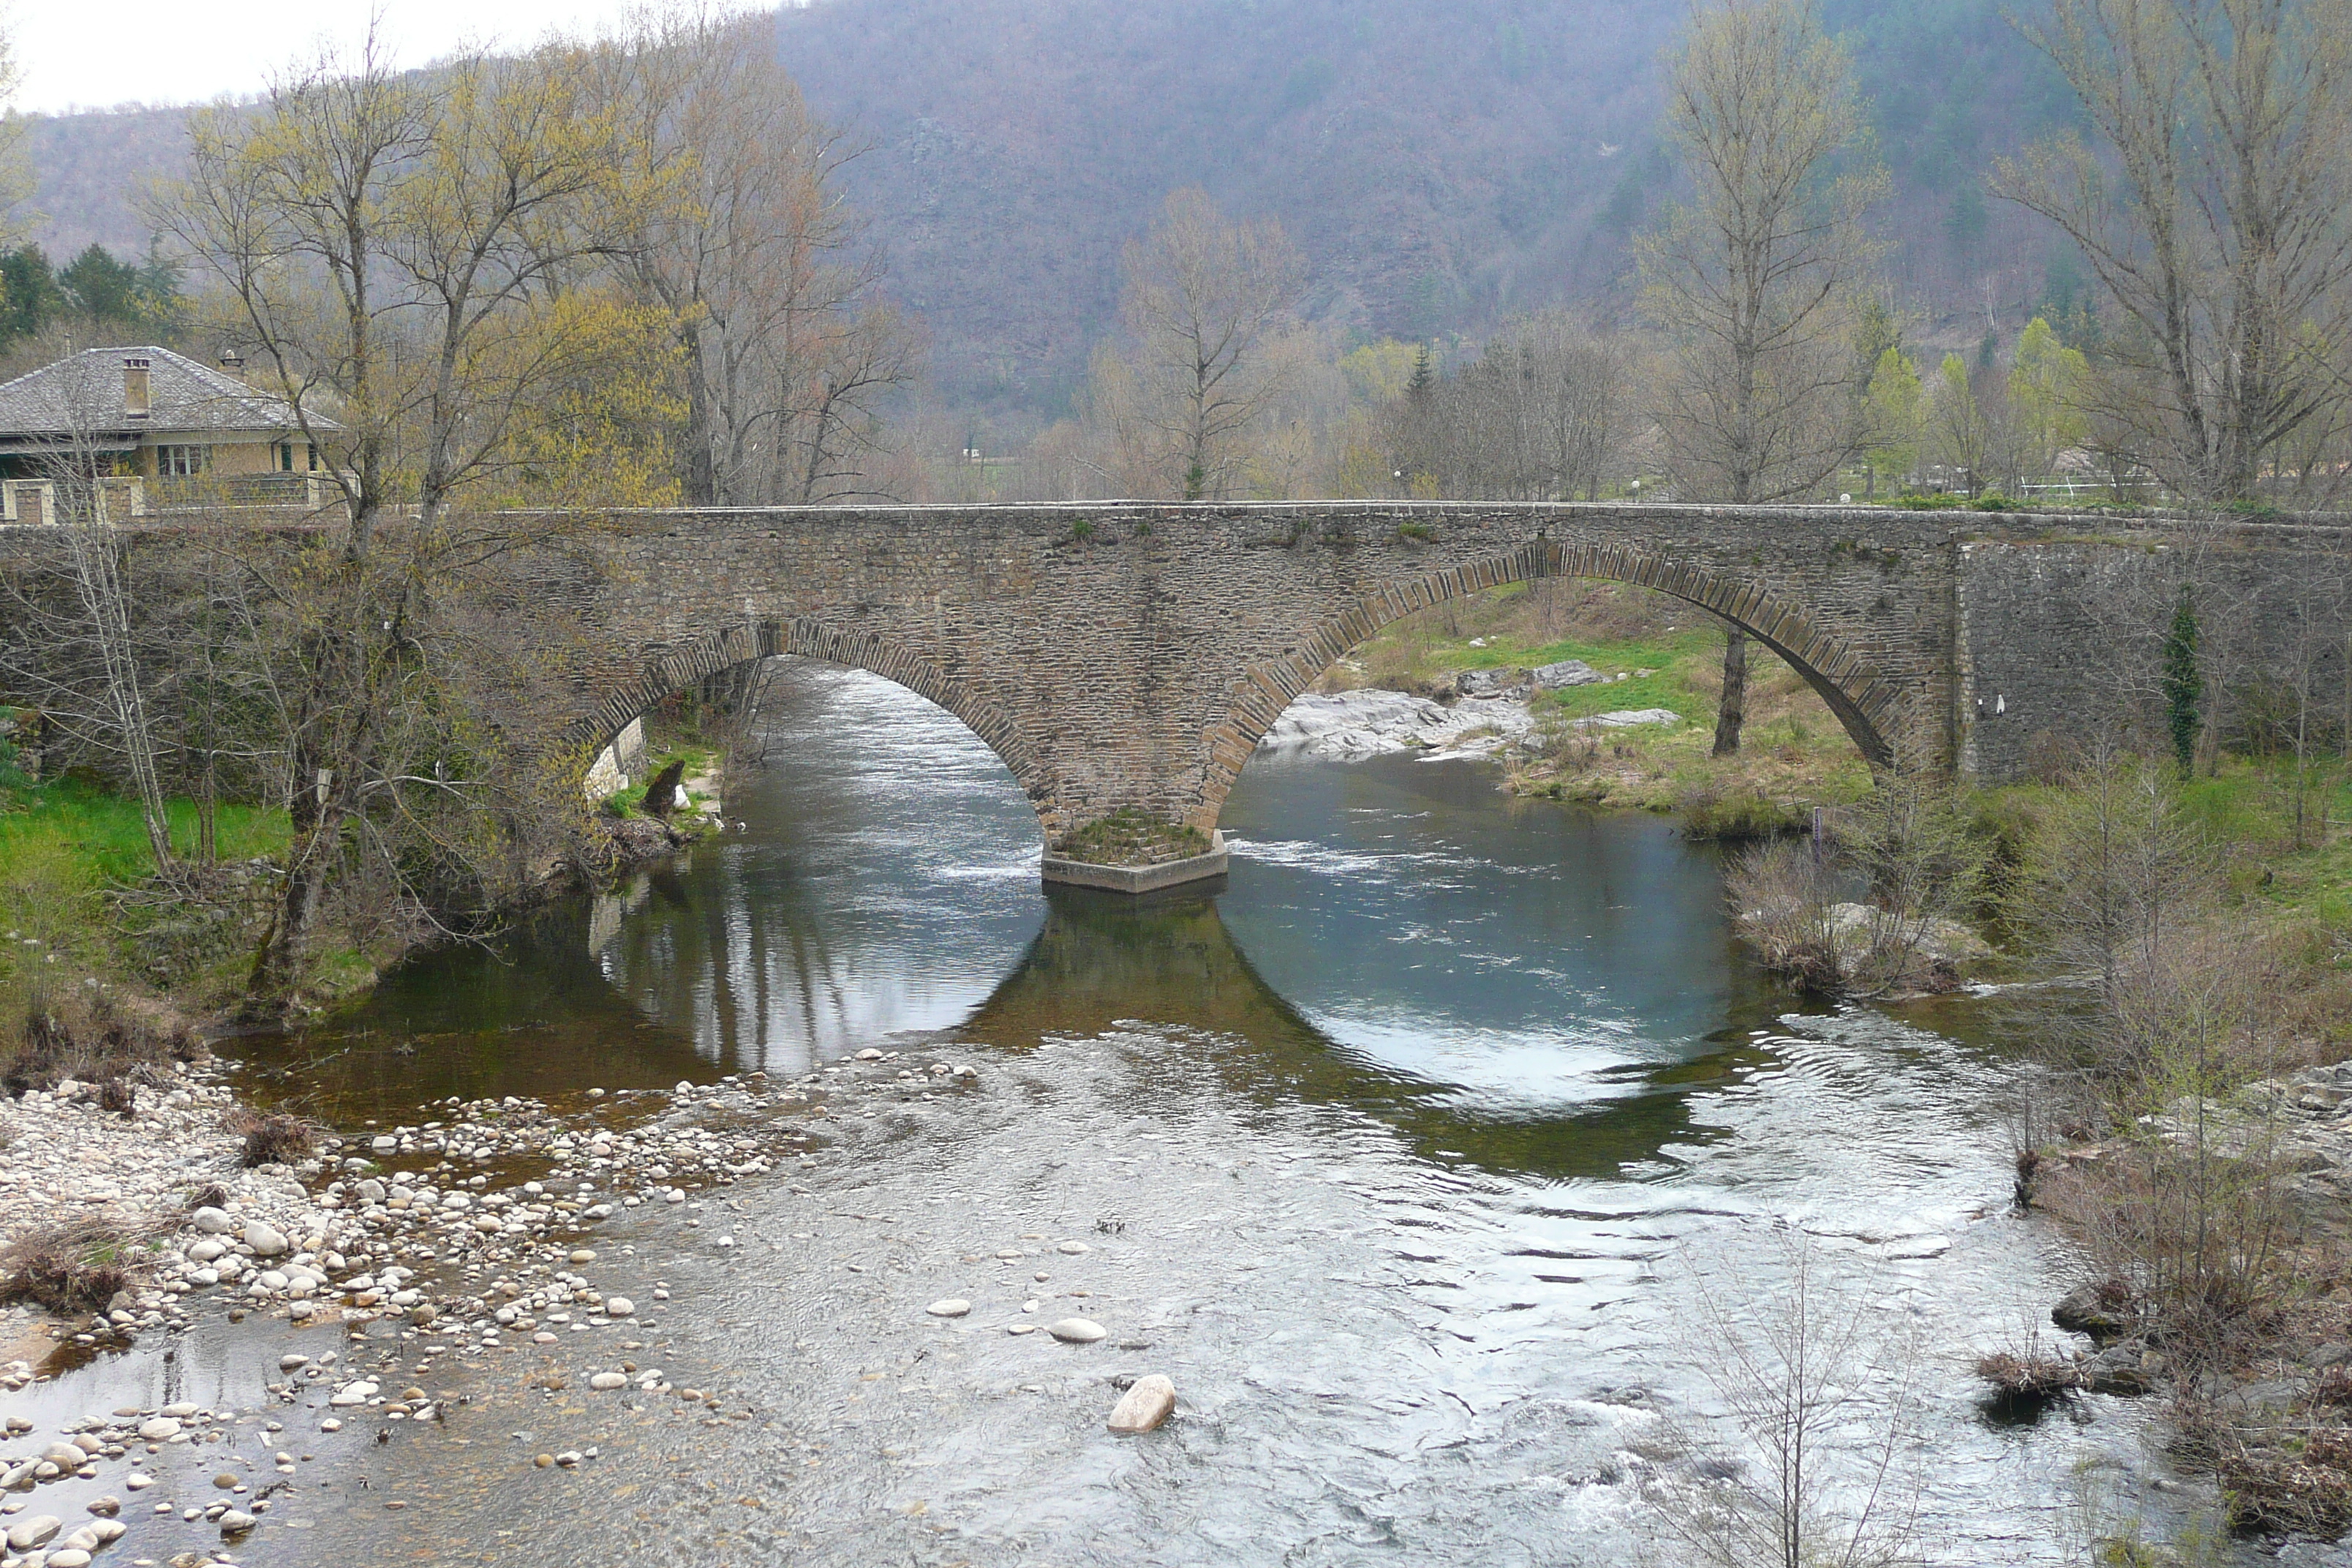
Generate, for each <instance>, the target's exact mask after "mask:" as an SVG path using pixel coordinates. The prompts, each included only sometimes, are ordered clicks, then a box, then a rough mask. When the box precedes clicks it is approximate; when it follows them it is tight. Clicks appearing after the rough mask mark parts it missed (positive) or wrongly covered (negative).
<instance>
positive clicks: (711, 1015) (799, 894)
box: [601, 857, 872, 1072]
mask: <svg viewBox="0 0 2352 1568" xmlns="http://www.w3.org/2000/svg"><path fill="white" fill-rule="evenodd" d="M745 865H746V862H745V860H744V859H743V858H741V857H721V858H719V860H718V861H717V864H716V865H715V867H706V868H704V870H703V873H702V875H700V876H698V877H695V878H691V879H689V878H688V876H686V875H685V872H686V870H687V869H688V868H687V867H686V866H685V865H684V864H679V865H677V866H674V867H671V868H664V869H663V870H660V871H657V872H653V873H648V874H647V876H646V888H647V893H648V897H647V898H646V908H645V909H644V910H641V911H640V912H639V913H638V914H637V915H636V916H635V918H634V919H629V920H625V921H622V922H620V929H619V931H618V932H617V934H616V935H615V936H614V939H613V940H612V941H611V942H609V943H608V944H607V945H606V946H605V947H604V949H603V951H602V953H601V957H602V958H603V960H604V973H606V975H607V976H608V977H609V978H610V979H611V981H612V983H613V984H614V986H615V987H617V988H618V989H620V990H621V991H623V992H624V993H625V994H627V995H628V996H629V997H630V998H631V999H632V1000H633V1001H635V1003H636V1004H637V1005H638V1006H640V1007H642V1008H643V1009H644V1010H645V1011H646V1013H647V1014H648V1015H650V1016H653V1017H656V1018H658V1019H660V1020H661V1021H662V1022H664V1023H665V1024H667V1025H669V1026H672V1027H675V1028H677V1029H678V1030H680V1031H682V1032H683V1033H685V1034H686V1036H687V1037H688V1038H690V1039H692V1040H693V1041H694V1043H695V1048H696V1049H697V1050H698V1052H700V1053H701V1054H702V1055H703V1056H704V1057H706V1058H709V1059H710V1060H711V1061H714V1062H717V1063H719V1065H721V1066H723V1067H728V1068H741V1069H750V1068H766V1069H768V1070H771V1071H778V1072H798V1071H803V1070H805V1069H806V1068H808V1066H809V1065H811V1063H812V1062H813V1061H814V1059H816V1058H821V1057H827V1056H837V1055H840V1054H841V1053H842V1051H843V1050H845V1049H848V1048H854V1047H855V1046H860V1045H868V1044H871V1043H872V1042H871V1041H870V1040H866V1039H862V1038H858V1037H857V1031H858V1029H859V1027H860V1026H861V1023H862V1020H861V1019H860V1017H859V1016H858V1014H859V1009H858V1007H857V1006H856V999H858V998H860V997H863V996H865V995H866V994H868V993H869V992H870V990H871V985H870V983H869V982H867V981H865V980H863V979H861V977H860V975H859V970H860V968H861V965H860V963H859V962H858V961H859V960H860V959H861V958H862V957H864V956H865V955H866V944H863V943H860V942H855V941H847V942H842V943H840V944H839V945H838V946H837V945H836V943H835V931H836V927H837V926H838V924H839V914H838V911H833V910H826V909H825V908H824V898H823V890H822V884H813V883H811V882H808V881H806V880H803V879H800V878H796V877H793V876H791V875H789V874H786V875H782V876H778V875H774V874H769V875H764V876H761V877H758V878H757V879H753V878H751V877H749V876H747V875H746V874H745Z"/></svg>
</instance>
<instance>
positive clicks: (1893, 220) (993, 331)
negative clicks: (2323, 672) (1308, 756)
mask: <svg viewBox="0 0 2352 1568" xmlns="http://www.w3.org/2000/svg"><path fill="white" fill-rule="evenodd" d="M1683 14H1684V7H1683V5H1681V4H1680V0H1178V3H1174V4H1170V5H1132V4H1127V3H1124V0H819V3H818V4H815V5H809V6H806V7H805V8H798V9H792V10H787V11H785V12H784V13H783V14H782V16H781V18H780V22H779V38H780V47H781V48H782V53H783V56H784V58H785V61H786V64H787V65H788V66H789V68H791V69H792V70H793V73H794V74H795V75H796V76H797V77H798V79H800V81H801V84H802V86H803V90H804V91H805V92H806V94H807V96H808V98H809V100H810V101H811V103H812V105H813V106H814V108H815V109H816V110H818V112H819V113H821V114H823V115H824V116H826V117H828V118H829V119H831V120H832V121H835V123H837V124H839V125H841V126H843V127H845V129H846V131H847V132H848V133H849V137H850V139H851V141H852V142H853V143H854V144H856V145H858V146H860V147H862V148H863V151H862V153H860V154H859V155H858V156H857V157H856V160H855V161H854V162H853V163H851V164H850V166H849V167H848V169H847V170H846V171H845V179H844V185H845V189H846V190H847V192H848V193H849V195H850V196H851V198H852V199H853V200H854V201H855V202H856V203H857V204H858V205H860V206H861V207H862V208H863V209H864V210H865V211H866V214H867V215H868V216H870V218H871V220H872V229H871V235H872V238H873V240H874V241H875V242H876V243H877V244H879V245H880V246H882V247H884V249H885V251H886V252H887V257H888V259H889V263H890V267H891V272H892V277H893V279H894V283H893V287H894V289H895V290H896V291H897V292H898V295H899V296H900V297H901V298H902V299H903V300H905V301H906V302H907V303H908V305H909V306H911V307H912V308H913V309H914V310H915V311H916V312H917V314H918V315H919V317H920V319H921V320H922V321H923V323H924V326H925V329H926V331H927V332H928V336H929V357H928V363H929V377H930V382H931V384H932V386H933V387H934V388H935V391H936V395H937V397H938V399H939V401H940V404H941V405H945V406H948V407H951V408H970V409H976V410H978V411H981V412H982V413H983V414H989V415H993V416H995V418H994V419H992V420H988V421H986V422H987V423H990V424H1001V425H1002V426H1003V431H1004V434H1006V435H1008V436H1009V435H1012V434H1013V433H1014V432H1015V431H1018V430H1021V429H1025V428H1026V427H1030V426H1034V421H1035V419H1036V418H1037V417H1038V416H1051V415H1053V414H1056V413H1059V412H1060V411H1061V410H1062V409H1063V408H1064V407H1065V406H1066V402H1067V399H1068V395H1069V393H1070V391H1071V389H1072V387H1073V386H1074V385H1075V384H1076V381H1077V379H1078V377H1079V376H1080V374H1082V373H1083V371H1084V368H1085V363H1086V356H1087V350H1088V348H1089V346H1090V345H1091V344H1092V343H1093V342H1096V341H1097V339H1099V338H1100V337H1102V336H1103V335H1104V334H1105V332H1106V331H1108V329H1109V327H1110V324H1111V317H1112V313H1113V310H1114V308H1115V304H1116V300H1117V295H1118V257H1119V251H1120V247H1122V245H1123V244H1124V243H1125V242H1126V241H1128V240H1129V239H1130V238H1133V237H1136V236H1138V235H1139V234H1140V233H1142V231H1143V230H1144V229H1145V228H1146V227H1147V226H1149V223H1150V217H1151V215H1152V214H1153V212H1154V211H1155V210H1156V209H1157V207H1158V205H1159V204H1160V201H1161V199H1162V198H1163V197H1164V196H1165V195H1167V193H1168V192H1169V191H1171V189H1174V188H1176V187H1178V186H1181V185H1184V184H1202V185H1203V186H1205V187H1206V188H1207V189H1208V190H1209V192H1210V194H1211V195H1213V196H1214V197H1215V198H1217V200H1218V201H1219V202H1220V203H1221V204H1222V205H1223V206H1224V207H1225V208H1226V209H1227V210H1228V211H1232V212H1234V213H1236V214H1242V215H1250V216H1276V217H1279V218H1280V219H1281V220H1282V222H1283V223H1284V225H1285V226H1286V227H1287V228H1288V229H1289V231H1290V234H1291V236H1292V237H1293V238H1294V239H1295V240H1296V241H1297V243H1298V245H1299V247H1300V248H1301V249H1302V250H1303V251H1304V252H1305V254H1306V257H1307V262H1308V265H1309V268H1310V272H1311V280H1310V291H1309V294H1308V297H1307V307H1308V310H1309V311H1310V313H1311V314H1313V315H1315V316H1316V317H1318V319H1323V320H1328V321H1334V322H1336V323H1338V324H1339V325H1341V326H1343V327H1345V328H1348V329H1351V330H1355V331H1361V332H1363V333H1365V334H1367V335H1376V336H1377V335H1392V336H1396V337H1401V338H1405V339H1422V340H1426V339H1444V338H1446V337H1448V336H1452V335H1457V334H1458V335H1463V336H1468V337H1476V336H1479V335H1481V334H1483V333H1484V331H1486V329H1488V328H1489V327H1491V326H1492V325H1493V324H1494V323H1495V322H1496V321H1498V320H1501V319H1502V318H1504V317H1507V316H1508V315H1510V314H1512V313H1514V312H1517V311H1520V310H1528V309H1530V308H1533V307H1536V306H1538V305H1543V304H1549V303H1553V302H1557V301H1559V300H1584V299H1598V300H1603V301H1607V302H1610V303H1612V305H1613V304H1615V303H1619V302H1622V301H1621V300H1619V299H1618V296H1617V292H1616V291H1618V290H1620V289H1622V279H1623V275H1624V271H1625V258H1626V237H1627V236H1628V235H1629V234H1630V233H1631V232H1632V231H1633V229H1634V228H1635V227H1636V226H1639V225H1640V223H1641V222H1642V221H1643V216H1644V215H1645V213H1647V212H1648V211H1649V210H1650V209H1651V207H1652V206H1653V205H1654V203H1655V202H1656V201H1657V200H1658V199H1659V197H1660V196H1661V195H1664V194H1665V191H1666V188H1667V186H1668V183H1669V180H1670V175H1669V174H1668V170H1667V165H1666V164H1665V163H1664V159H1663V158H1662V156H1661V154H1660V150H1659V148H1658V145H1657V141H1656V135H1655V121H1656V117H1657V110H1658V92H1657V59H1658V55H1659V51H1660V49H1661V47H1663V46H1664V44H1665V42H1666V41H1667V39H1668V37H1670V36H1671V35H1672V33H1673V31H1674V29H1675V26H1677V25H1678V24H1679V22H1680V19H1681V17H1682V16H1683ZM1828 19H1829V21H1830V23H1831V25H1832V26H1833V27H1836V28H1838V29H1840V30H1842V31H1843V32H1844V33H1845V35H1846V36H1847V37H1848V38H1849V40H1850V41H1851V42H1852V43H1853V46H1854V48H1855V52H1856V57H1857V64H1858V66H1859V68H1860V73H1861V76H1862V79H1863V82H1864V88H1865V89H1866V90H1867V91H1868V92H1869V93H1870V95H1871V97H1872V100H1873V102H1874V120H1875V123H1876V126H1877V130H1878V137H1879V142H1880V147H1881V151H1882V153H1883V155H1884V156H1885V159H1886V161H1887V163H1888V164H1889V166H1890V168H1891V169H1892V170H1893V172H1894V174H1895V189H1896V197H1895V201H1894V202H1892V203H1891V204H1889V205H1888V208H1887V212H1886V219H1887V222H1888V223H1889V225H1890V226H1891V228H1892V230H1893V232H1894V234H1895V237H1896V238H1897V239H1898V240H1899V241H1900V245H1899V248H1898V250H1897V253H1896V255H1895V260H1894V263H1893V267H1894V271H1895V281H1896V283H1897V285H1898V287H1899V288H1900V289H1901V290H1902V292H1903V295H1904V297H1905V302H1906V304H1908V305H1910V306H1911V307H1912V308H1913V309H1915V310H1918V311H1920V312H1921V313H1923V314H1924V315H1925V316H1926V317H1927V319H1928V322H1929V323H1930V325H1931V327H1932V326H1933V325H1934V324H1937V323H1940V324H1942V325H1943V326H1944V327H1945V329H1946V330H1947V331H1948V333H1949V334H1950V335H1952V336H1954V337H1956V338H1957V337H1958V336H1960V335H1961V334H1962V333H1963V332H1964V331H1965V329H1966V325H1967V321H1968V319H1969V317H1970V316H1971V315H1973V316H1975V317H1977V318H1982V317H1984V316H1985V315H1986V314H1987V312H1988V311H1989V310H1998V311H2000V313H2001V314H2002V315H2003V316H2004V317H2005V318H2006V319H2007V326H2008V327H2009V328H2010V329H2011V330H2013V329H2014V327H2015V326H2016V325H2017V322H2018V319H2019V318H2018V312H2019V310H2020V309H2021V307H2024V306H2026V305H2028V304H2031V303H2033V302H2036V301H2038V300H2041V299H2042V297H2043V296H2044V294H2045V293H2046V292H2047V291H2048V290H2049V289H2050V288H2051V286H2052V279H2050V277H2049V276H2048V270H2047V268H2046V267H2045V263H2044V260H2043V256H2044V247H2043V244H2042V241H2041V239H2040V238H2039V237H2038V236H2037V235H2036V234H2035V233H2034V231H2032V229H2031V228H2030V227H2028V226H2026V225H2025V224H2024V223H2023V222H2022V221H2021V219H2020V218H2019V217H2018V216H2016V215H2015V214H2013V213H2010V212H2007V211H2005V210H2003V209H2000V208H1999V207H1997V206H1992V205H1990V204H1988V203H1987V202H1986V201H1985V200H1984V198H1983V195H1982V191H1981V186H1980V184H1979V175H1980V174H1981V172H1982V170H1983V168H1984V166H1985V164H1986V163H1987V161H1988V160H1989V159H1990V156H1991V155H1992V154H1993V153H1997V152H2000V151H2003V150H2006V149H2008V148H2010V147H2012V146H2014V145H2015V144H2016V143H2017V142H2019V141H2020V140H2021V139H2022V138H2023V137H2025V136H2027V135H2030V134H2032V133H2033V132H2036V131H2038V130H2041V129H2043V128H2046V127H2047V126H2048V125H2050V124H2051V123H2052V122H2053V121H2055V120H2056V119H2058V118H2059V117H2061V116H2063V114H2064V113H2065V112H2067V100H2066V98H2065V95H2064V93H2063V89H2061V87H2060V86H2059V84H2058V83H2057V82H2056V81H2055V79H2054V78H2053V75H2052V74H2051V73H2050V72H2048V71H2047V70H2045V69H2043V68H2041V67H2040V65H2039V62H2038V60H2037V58H2036V57H2034V56H2033V55H2032V51H2030V50H2029V49H2028V48H2027V47H2025V46H2024V44H2023V43H2022V42H2021V40H2019V38H2018V37H2016V35H2015V34H2014V33H2013V32H2012V31H2011V28H2010V27H2009V26H2008V25H2007V24H2006V23H2005V22H2004V21H2003V20H2002V19H2001V16H2000V6H1999V5H1998V4H1997V3H1996V0H1900V3H1896V4H1883V3H1876V0H1833V3H1832V4H1831V5H1829V6H1828ZM178 122H179V116H178V114H177V113H176V112H175V111H173V110H141V111H135V112H118V113H111V114H96V115H80V116H74V117H69V118H52V119H44V120H40V121H36V124H35V131H34V136H33V139H32V151H33V155H34V157H35V159H36V161H37V166H38V174H39V190H38V195H37V206H38V207H39V208H40V210H41V211H42V212H43V213H44V214H45V215H46V216H45V223H44V226H43V228H42V230H41V231H40V232H39V233H38V234H37V238H39V239H40V240H41V241H42V243H43V244H44V245H45V247H47V249H48V250H49V252H50V253H51V255H53V256H66V255H71V254H74V253H75V252H77V251H79V249H80V247H82V246H84V245H86V244H87V243H89V241H91V240H94V239H95V240H100V241H103V242H105V243H107V244H109V245H111V246H114V247H118V248H119V249H121V250H123V251H125V252H129V253H140V254H143V252H144V250H145V247H146V244H147V239H148V236H147V234H146V232H145V229H144V226H142V224H141V222H140V220H139V218H138V216H137V213H136V206H135V201H134V197H135V195H136V192H137V191H138V189H139V188H140V187H141V186H142V184H143V183H144V182H145V181H147V180H149V179H151V178H152V177H153V175H155V174H158V173H161V172H164V171H167V170H168V169H169V168H170V167H171V166H172V164H173V161H174V158H175V156H176V153H175V149H176V147H177V145H178V135H177V128H178ZM2056 284H2057V287H2058V289H2059V290H2060V292H2061V293H2063V291H2064V289H2065V288H2066V287H2067V286H2068V285H2067V279H2066V277H2065V268H2064V267H2063V264H2062V265H2061V267H2060V268H2059V276H2058V278H2057V279H2056ZM1979 330H1981V329H1980V328H1979Z"/></svg>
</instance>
